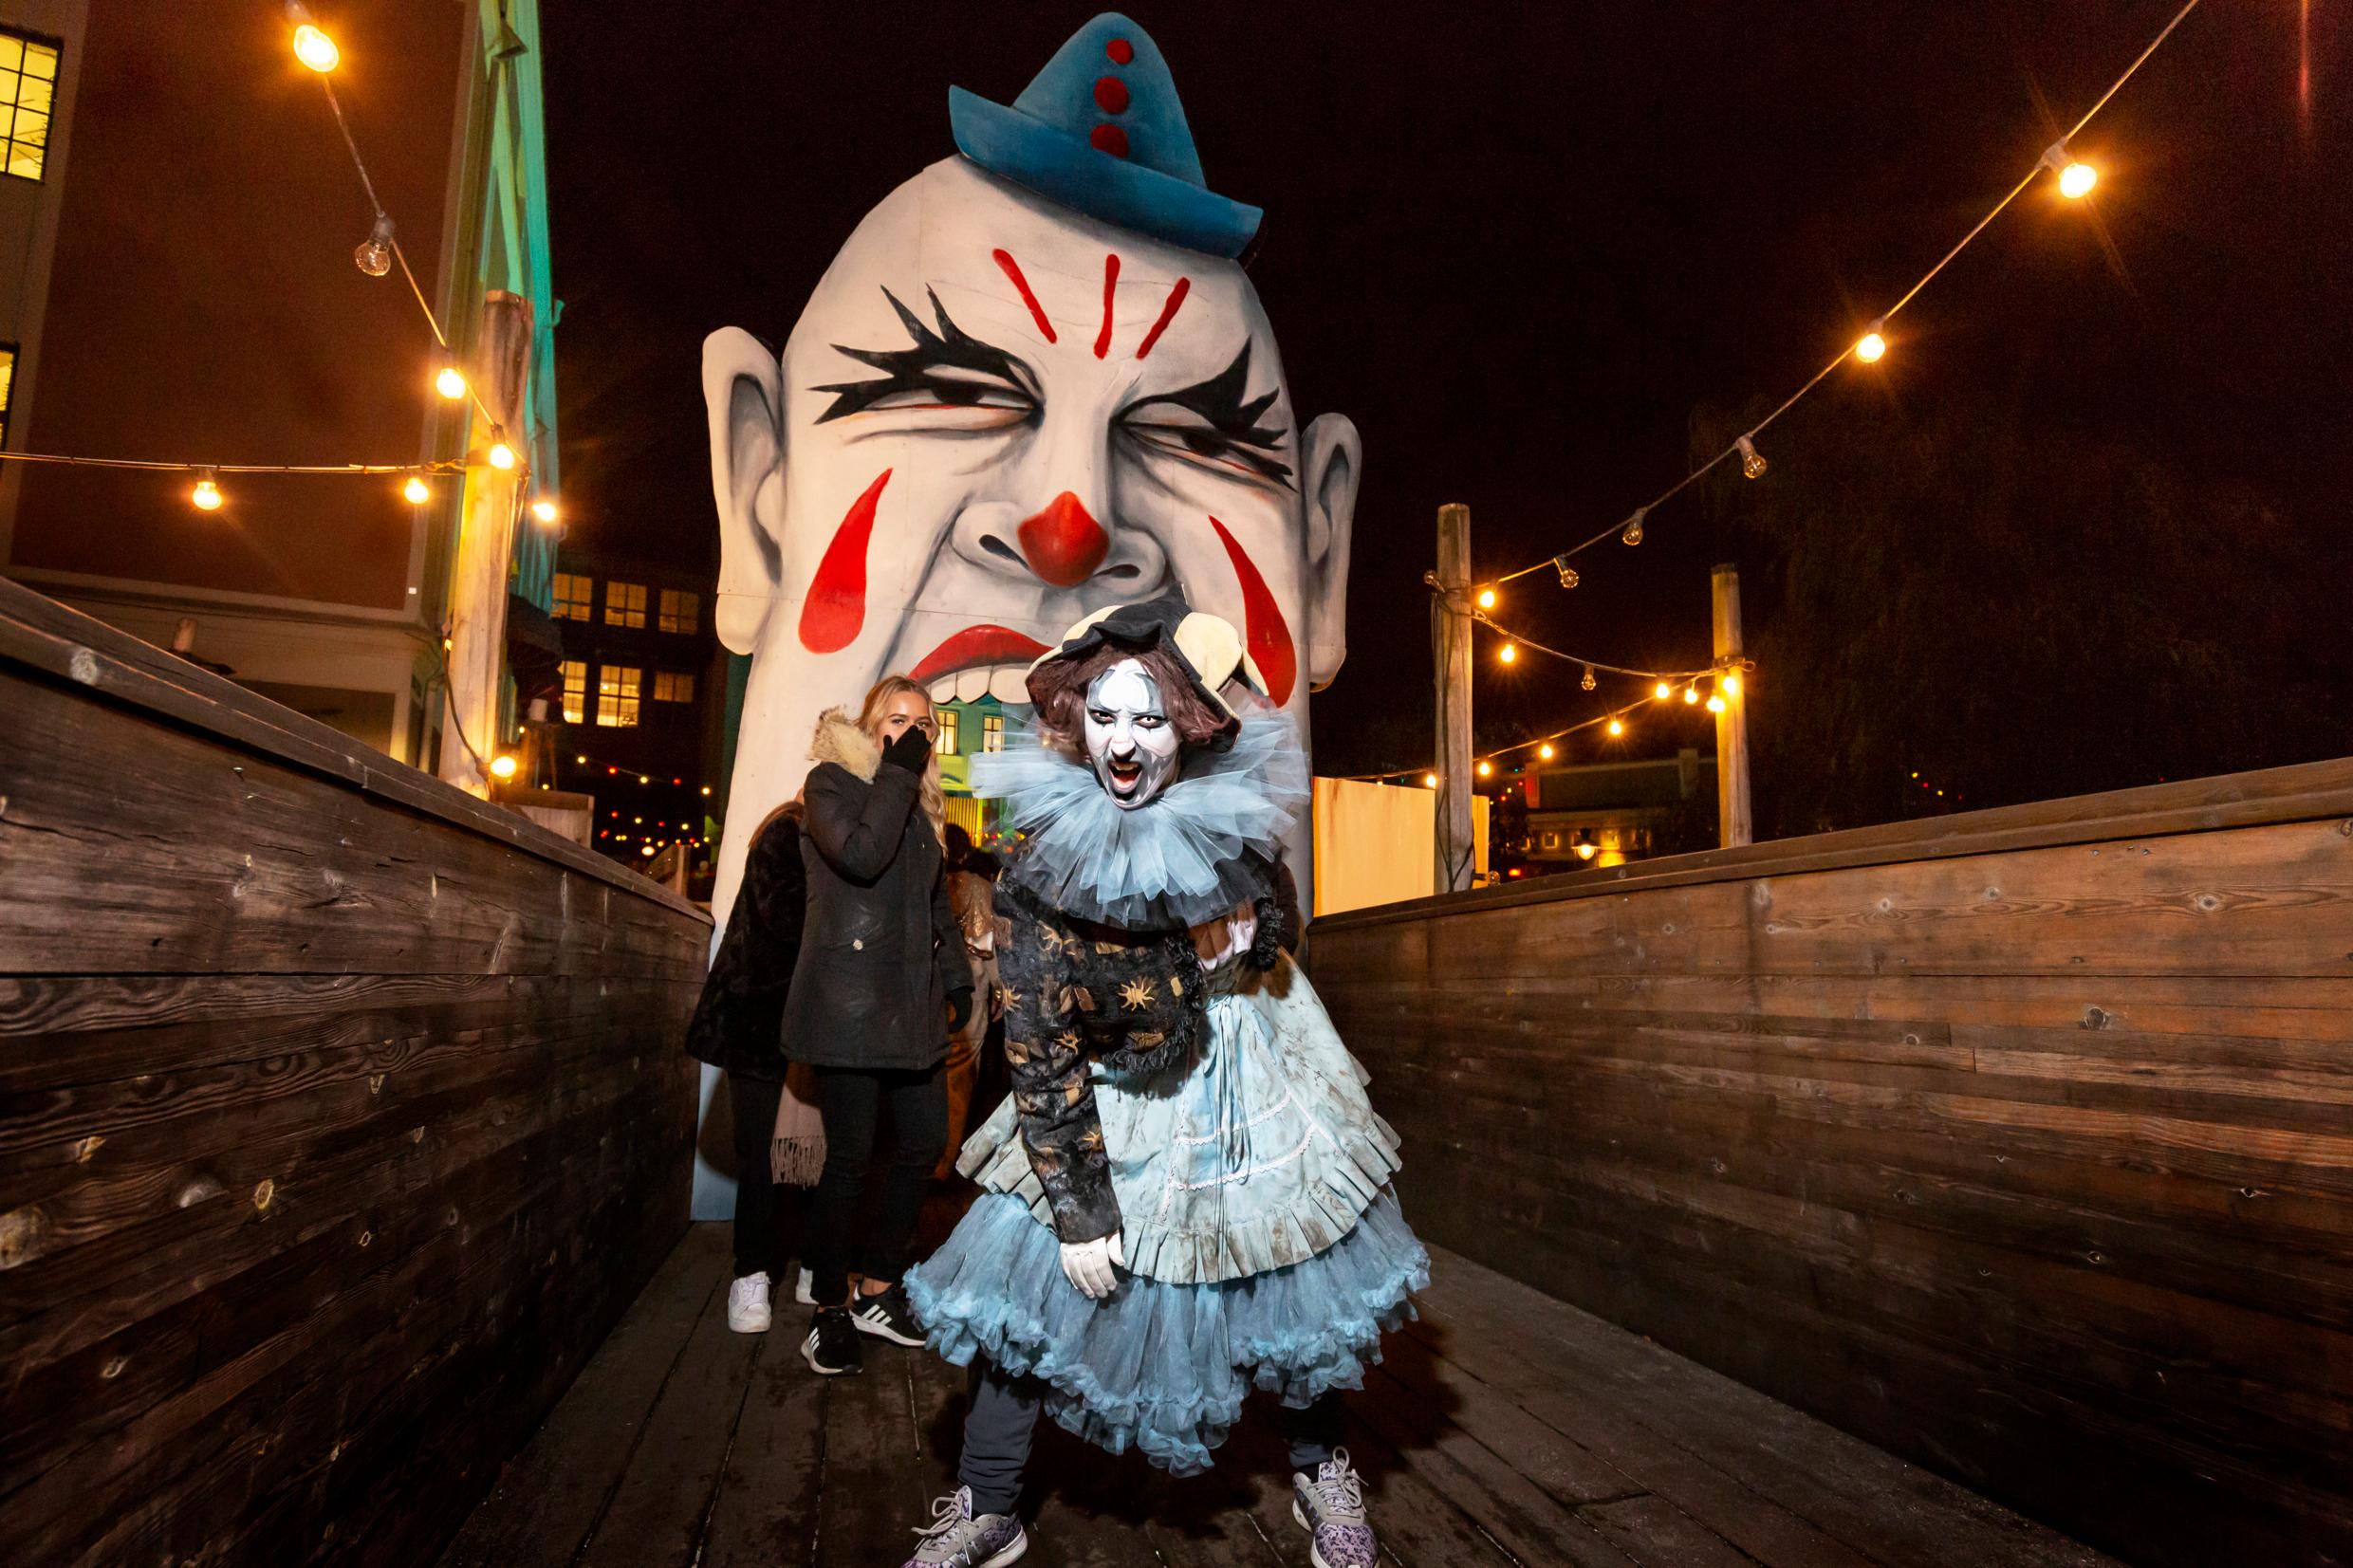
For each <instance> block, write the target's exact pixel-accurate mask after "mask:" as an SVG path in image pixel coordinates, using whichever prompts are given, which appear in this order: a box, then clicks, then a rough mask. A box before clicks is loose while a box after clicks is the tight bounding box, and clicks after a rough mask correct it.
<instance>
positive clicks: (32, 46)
mask: <svg viewBox="0 0 2353 1568" xmlns="http://www.w3.org/2000/svg"><path fill="white" fill-rule="evenodd" d="M56 91H57V46H56V45H55V44H52V43H47V42H46V41H44V40H42V39H38V38H34V37H32V36H30V35H29V34H27V33H21V32H9V31H8V30H7V29H5V28H0V157H6V158H7V159H8V162H7V165H6V169H7V172H8V173H9V174H11V175H15V176H16V177H17V178H19V179H39V178H40V177H41V174H42V171H43V170H44V169H45V168H46V167H47V165H48V161H49V106H50V99H51V97H52V96H53V95H54V94H55V93H56Z"/></svg>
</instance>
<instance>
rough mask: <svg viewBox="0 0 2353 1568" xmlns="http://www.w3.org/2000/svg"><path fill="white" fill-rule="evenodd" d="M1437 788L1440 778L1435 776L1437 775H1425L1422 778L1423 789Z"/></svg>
mask: <svg viewBox="0 0 2353 1568" xmlns="http://www.w3.org/2000/svg"><path fill="white" fill-rule="evenodd" d="M1437 786H1438V776H1437V775H1436V774H1435V773H1424V774H1423V775H1422V776H1421V787H1422V788H1424V789H1436V787H1437Z"/></svg>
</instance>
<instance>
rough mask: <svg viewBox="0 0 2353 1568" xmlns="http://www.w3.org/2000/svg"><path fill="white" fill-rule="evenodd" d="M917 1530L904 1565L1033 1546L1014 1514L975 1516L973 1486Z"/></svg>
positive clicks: (997, 1560) (980, 1560)
mask: <svg viewBox="0 0 2353 1568" xmlns="http://www.w3.org/2000/svg"><path fill="white" fill-rule="evenodd" d="M916 1534H917V1535H918V1536H921V1537H922V1538H923V1539H922V1540H919V1541H917V1543H916V1548H915V1556H913V1557H911V1558H909V1559H907V1560H906V1562H905V1564H904V1565H903V1568H1005V1565H1006V1564H1007V1563H1009V1562H1012V1561H1015V1560H1017V1559H1019V1558H1020V1557H1021V1555H1022V1554H1023V1553H1024V1552H1027V1551H1028V1550H1029V1537H1028V1534H1027V1533H1025V1532H1024V1531H1023V1529H1022V1527H1021V1521H1020V1520H1018V1519H1016V1518H1014V1517H1013V1516H1012V1515H1011V1514H981V1515H978V1516H977V1517H975V1516H974V1514H973V1489H972V1488H971V1487H970V1486H958V1487H957V1488H956V1489H955V1491H954V1495H952V1496H949V1497H943V1498H941V1499H940V1500H939V1501H938V1502H936V1503H933V1504H932V1522H931V1523H929V1524H927V1525H925V1526H924V1527H923V1528H921V1529H919V1530H917V1532H916ZM1365 1560H1366V1561H1367V1562H1370V1561H1371V1560H1372V1559H1369V1558H1367V1559H1365Z"/></svg>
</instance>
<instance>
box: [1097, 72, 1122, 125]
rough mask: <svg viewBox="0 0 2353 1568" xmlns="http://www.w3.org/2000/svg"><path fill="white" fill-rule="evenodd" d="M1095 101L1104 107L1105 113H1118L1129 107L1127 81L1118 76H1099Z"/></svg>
mask: <svg viewBox="0 0 2353 1568" xmlns="http://www.w3.org/2000/svg"><path fill="white" fill-rule="evenodd" d="M1095 101H1096V103H1097V104H1099V105H1100V106H1101V107H1102V112H1103V113H1105V114H1107V115H1116V114H1118V113H1119V112H1120V111H1121V109H1124V108H1126V107H1127V83H1124V82H1122V81H1121V80H1120V79H1119V78H1118V77H1116V76H1099V77H1097V78H1096V79H1095Z"/></svg>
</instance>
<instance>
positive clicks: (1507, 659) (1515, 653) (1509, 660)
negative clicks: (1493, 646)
mask: <svg viewBox="0 0 2353 1568" xmlns="http://www.w3.org/2000/svg"><path fill="white" fill-rule="evenodd" d="M1495 656H1496V657H1497V658H1499V659H1501V660H1503V661H1504V663H1506V664H1514V663H1517V662H1518V661H1519V657H1520V650H1519V648H1518V646H1517V645H1516V644H1513V643H1509V642H1507V643H1505V644H1504V645H1503V648H1502V650H1501V651H1500V652H1498V653H1497V654H1496V655H1495Z"/></svg>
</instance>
